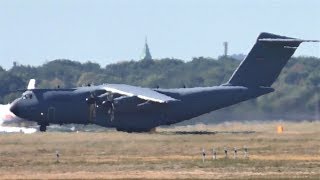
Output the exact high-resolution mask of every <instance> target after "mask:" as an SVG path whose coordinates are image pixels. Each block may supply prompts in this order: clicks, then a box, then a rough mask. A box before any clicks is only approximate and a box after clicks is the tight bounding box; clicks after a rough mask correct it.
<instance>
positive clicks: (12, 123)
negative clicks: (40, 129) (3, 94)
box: [0, 79, 37, 134]
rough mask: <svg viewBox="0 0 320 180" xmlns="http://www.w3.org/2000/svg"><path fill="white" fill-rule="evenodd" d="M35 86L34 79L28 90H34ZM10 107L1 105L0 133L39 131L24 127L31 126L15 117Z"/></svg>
mask: <svg viewBox="0 0 320 180" xmlns="http://www.w3.org/2000/svg"><path fill="white" fill-rule="evenodd" d="M34 85H35V80H34V79H32V80H30V82H29V84H28V87H27V88H28V89H31V88H34ZM10 106H11V105H10V104H0V133H14V132H21V133H25V134H30V133H34V132H36V131H37V130H36V129H35V128H27V127H23V125H29V124H30V123H29V122H28V121H25V120H24V119H21V118H19V117H17V116H16V115H14V114H13V113H12V112H11V111H10Z"/></svg>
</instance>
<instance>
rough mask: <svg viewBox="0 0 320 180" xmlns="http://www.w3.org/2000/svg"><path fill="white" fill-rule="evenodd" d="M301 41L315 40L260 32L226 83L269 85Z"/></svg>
mask: <svg viewBox="0 0 320 180" xmlns="http://www.w3.org/2000/svg"><path fill="white" fill-rule="evenodd" d="M302 42H317V41H312V40H310V41H308V40H301V39H295V38H290V37H285V36H279V35H275V34H270V33H261V34H260V35H259V37H258V39H257V42H256V43H255V45H254V46H253V48H252V49H251V51H250V52H249V54H248V55H247V57H246V58H245V59H244V60H243V61H242V62H241V64H240V65H239V67H238V68H237V69H236V71H235V72H234V73H233V75H232V76H231V78H230V80H229V82H228V83H227V84H228V85H231V86H245V87H259V86H263V87H270V86H271V85H272V84H273V82H274V81H275V80H276V79H277V77H278V76H279V74H280V72H281V70H282V68H283V67H284V66H285V65H286V63H287V62H288V60H289V59H290V57H291V56H292V55H293V53H294V52H295V50H296V49H297V48H298V46H299V45H300V44H301V43H302Z"/></svg>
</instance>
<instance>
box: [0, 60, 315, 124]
mask: <svg viewBox="0 0 320 180" xmlns="http://www.w3.org/2000/svg"><path fill="white" fill-rule="evenodd" d="M239 63H240V61H238V60H235V59H232V58H227V57H221V58H219V59H212V58H204V57H199V58H193V60H192V61H188V62H185V61H182V60H178V59H160V60H145V61H123V62H119V63H115V64H109V65H107V66H106V67H101V66H100V65H99V64H97V63H93V62H86V63H80V62H76V61H71V60H66V59H60V60H54V61H50V62H47V63H45V64H43V65H41V66H37V67H33V66H29V65H15V66H14V67H12V68H11V69H9V70H5V69H3V68H1V67H0V84H1V87H0V103H9V102H11V101H12V100H14V99H15V98H16V97H18V96H20V95H21V92H15V91H16V90H17V89H24V88H26V85H27V83H28V81H29V79H31V78H36V79H37V83H38V86H37V87H38V88H55V87H58V86H60V87H63V88H70V87H76V86H83V85H86V84H102V83H125V84H131V85H138V86H144V87H151V88H156V87H160V88H181V87H196V86H213V85H220V84H222V83H224V82H226V81H227V80H228V79H229V78H230V76H231V74H232V72H233V71H234V70H235V69H236V67H237V66H238V65H239ZM319 69H320V59H319V58H314V57H298V58H292V59H291V60H290V61H289V63H288V64H287V65H286V67H285V68H284V69H283V71H282V73H281V75H280V77H279V78H278V80H277V81H276V83H275V84H274V85H273V87H274V88H275V89H276V91H275V92H274V93H271V94H269V95H266V96H263V97H260V98H258V99H255V100H250V101H247V102H244V103H240V104H239V105H235V106H232V107H230V108H226V109H224V110H220V111H217V112H215V113H213V114H212V113H211V114H209V115H205V116H203V117H201V118H202V120H208V121H210V122H211V121H219V120H225V119H229V120H237V119H279V118H289V119H295V118H296V119H313V118H317V116H318V114H319V112H318V111H319V108H318V107H319V97H318V93H319V92H320V71H319ZM212 101H214V99H213V100H212ZM212 116H213V117H212Z"/></svg>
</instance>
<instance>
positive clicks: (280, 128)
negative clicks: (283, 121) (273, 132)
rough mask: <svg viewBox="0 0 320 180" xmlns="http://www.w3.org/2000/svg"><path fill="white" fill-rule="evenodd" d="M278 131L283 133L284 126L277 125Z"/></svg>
mask: <svg viewBox="0 0 320 180" xmlns="http://www.w3.org/2000/svg"><path fill="white" fill-rule="evenodd" d="M277 132H278V134H282V133H283V126H281V125H279V126H278V127H277Z"/></svg>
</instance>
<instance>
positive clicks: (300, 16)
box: [0, 0, 320, 69]
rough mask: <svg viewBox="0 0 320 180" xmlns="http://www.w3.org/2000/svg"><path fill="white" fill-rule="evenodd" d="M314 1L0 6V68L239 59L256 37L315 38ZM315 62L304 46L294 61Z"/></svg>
mask: <svg viewBox="0 0 320 180" xmlns="http://www.w3.org/2000/svg"><path fill="white" fill-rule="evenodd" d="M319 9H320V1H319V0H308V1H304V0H281V1H280V0H28V1H24V0H0V66H2V67H4V68H6V69H9V68H11V67H12V64H13V61H17V62H18V63H20V64H24V65H27V64H28V65H32V66H38V65H41V64H43V63H45V62H48V61H51V60H54V59H71V60H76V61H80V62H86V61H92V62H96V63H99V64H100V65H102V66H105V65H107V64H110V63H115V62H118V61H124V60H132V59H133V60H139V59H140V57H141V55H142V50H143V46H144V41H145V37H147V39H148V43H149V47H150V51H151V54H152V56H153V58H155V59H160V58H166V57H168V58H172V57H173V58H178V59H183V60H191V59H192V58H193V57H199V56H204V57H213V58H216V57H218V56H219V55H222V54H223V45H222V43H223V42H224V41H228V42H229V54H238V53H243V54H247V53H248V52H249V51H250V49H251V47H252V46H253V44H254V42H255V41H256V38H257V36H258V35H259V33H260V32H271V33H275V34H280V35H285V36H290V37H296V38H301V39H320V21H319V18H320V10H319ZM300 55H304V56H316V57H319V56H320V45H319V44H317V43H304V44H302V45H301V46H300V47H299V48H298V50H297V51H296V53H295V56H300Z"/></svg>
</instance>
